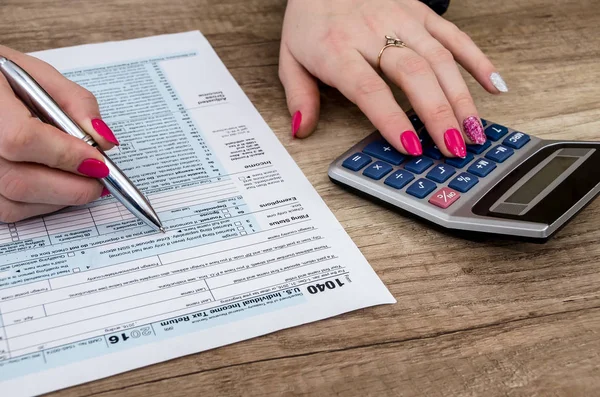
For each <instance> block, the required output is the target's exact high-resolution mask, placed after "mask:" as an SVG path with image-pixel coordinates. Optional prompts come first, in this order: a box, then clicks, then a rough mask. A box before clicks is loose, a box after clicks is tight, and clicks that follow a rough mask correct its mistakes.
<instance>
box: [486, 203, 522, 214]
mask: <svg viewBox="0 0 600 397" xmlns="http://www.w3.org/2000/svg"><path fill="white" fill-rule="evenodd" d="M525 208H527V205H523V204H509V203H502V204H498V205H497V206H495V207H492V208H491V211H492V212H496V213H500V214H507V215H520V214H521V212H523V210H525Z"/></svg>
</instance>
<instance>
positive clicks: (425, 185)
mask: <svg viewBox="0 0 600 397" xmlns="http://www.w3.org/2000/svg"><path fill="white" fill-rule="evenodd" d="M436 187H437V186H436V184H435V183H433V182H431V181H429V180H427V179H425V178H421V179H419V180H418V181H416V182H415V183H413V184H412V185H410V186H409V187H408V189H406V193H408V194H410V195H411V196H415V197H416V198H420V199H422V198H425V196H427V195H428V194H429V193H431V192H433V191H434V190H435V188H436Z"/></svg>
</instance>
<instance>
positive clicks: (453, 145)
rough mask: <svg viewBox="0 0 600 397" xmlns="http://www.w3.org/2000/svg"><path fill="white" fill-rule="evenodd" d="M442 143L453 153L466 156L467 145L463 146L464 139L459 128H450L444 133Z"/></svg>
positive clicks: (462, 156) (461, 156)
mask: <svg viewBox="0 0 600 397" xmlns="http://www.w3.org/2000/svg"><path fill="white" fill-rule="evenodd" d="M444 143H445V144H446V147H447V148H448V150H449V151H450V153H452V154H453V155H455V156H457V157H460V158H463V159H464V158H465V157H467V147H466V146H465V140H464V139H463V137H462V134H461V133H460V131H459V130H457V129H455V128H451V129H449V130H448V131H446V132H445V133H444Z"/></svg>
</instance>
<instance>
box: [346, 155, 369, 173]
mask: <svg viewBox="0 0 600 397" xmlns="http://www.w3.org/2000/svg"><path fill="white" fill-rule="evenodd" d="M370 162H371V157H369V156H367V155H366V154H363V153H354V154H353V155H352V156H350V157H348V158H347V159H346V160H344V162H343V163H342V166H344V167H346V168H348V169H349V170H352V171H358V170H360V169H362V167H364V166H365V165H367V164H369V163H370Z"/></svg>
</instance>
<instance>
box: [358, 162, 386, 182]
mask: <svg viewBox="0 0 600 397" xmlns="http://www.w3.org/2000/svg"><path fill="white" fill-rule="evenodd" d="M391 170H392V166H391V165H389V164H388V163H384V162H383V161H376V162H374V163H373V164H371V165H370V166H368V167H367V168H365V170H364V171H363V175H364V176H368V177H369V178H371V179H375V180H379V179H381V178H383V177H384V176H385V175H387V174H388V173H389V172H390V171H391Z"/></svg>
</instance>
